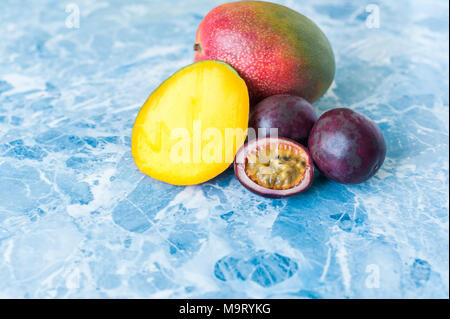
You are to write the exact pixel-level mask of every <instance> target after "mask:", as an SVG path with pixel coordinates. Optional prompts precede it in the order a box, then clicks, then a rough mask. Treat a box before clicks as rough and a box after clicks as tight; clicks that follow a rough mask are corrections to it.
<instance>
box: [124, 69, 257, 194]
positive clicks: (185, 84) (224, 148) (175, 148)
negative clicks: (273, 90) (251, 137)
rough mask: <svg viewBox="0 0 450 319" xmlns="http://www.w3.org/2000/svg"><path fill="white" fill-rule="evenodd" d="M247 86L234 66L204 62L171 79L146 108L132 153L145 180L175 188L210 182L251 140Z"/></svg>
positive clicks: (135, 132)
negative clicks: (154, 180) (244, 144)
mask: <svg viewBox="0 0 450 319" xmlns="http://www.w3.org/2000/svg"><path fill="white" fill-rule="evenodd" d="M248 117H249V95H248V89H247V86H246V84H245V82H244V80H242V78H241V77H240V76H239V75H238V73H237V72H236V71H235V70H234V69H233V68H232V67H231V66H229V65H228V64H226V63H223V62H219V61H200V62H197V63H194V64H191V65H189V66H187V67H185V68H183V69H181V70H179V71H178V72H177V73H175V74H174V75H172V76H171V77H170V78H169V79H167V80H166V81H165V82H164V83H163V84H161V86H159V87H158V88H157V89H156V90H155V91H154V92H153V93H152V94H151V95H150V97H149V98H148V99H147V101H146V102H145V104H144V105H143V106H142V108H141V110H140V112H139V114H138V116H137V118H136V121H135V123H134V127H133V133H132V141H131V151H132V155H133V157H134V160H135V163H136V165H137V167H138V168H139V169H140V170H141V171H142V172H143V173H145V174H147V175H149V176H151V177H153V178H155V179H157V180H160V181H163V182H166V183H169V184H173V185H194V184H200V183H203V182H206V181H208V180H210V179H212V178H214V177H216V176H217V175H219V174H220V173H222V172H223V171H225V170H226V169H227V168H228V166H230V164H231V163H232V162H233V159H234V156H235V154H236V152H237V150H239V148H240V147H241V146H242V144H243V143H244V141H245V138H246V136H247V125H248Z"/></svg>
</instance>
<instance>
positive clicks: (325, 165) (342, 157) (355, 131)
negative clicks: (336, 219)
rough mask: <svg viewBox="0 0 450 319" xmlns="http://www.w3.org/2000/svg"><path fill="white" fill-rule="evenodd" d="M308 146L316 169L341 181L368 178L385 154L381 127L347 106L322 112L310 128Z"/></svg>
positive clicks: (356, 182) (349, 181)
mask: <svg viewBox="0 0 450 319" xmlns="http://www.w3.org/2000/svg"><path fill="white" fill-rule="evenodd" d="M308 147H309V150H310V152H311V156H312V158H313V160H314V163H315V164H316V165H317V167H318V168H319V170H320V171H321V172H322V173H323V174H324V175H325V176H326V177H328V178H330V179H332V180H334V181H336V182H339V183H343V184H359V183H362V182H364V181H366V180H368V179H369V178H371V177H372V176H373V175H375V173H376V172H377V171H378V169H379V168H380V167H381V165H382V164H383V162H384V158H385V156H386V142H385V140H384V137H383V134H382V133H381V130H380V128H379V127H378V126H377V125H376V124H375V123H374V122H373V121H372V120H370V119H369V118H367V117H366V116H364V115H363V114H361V113H358V112H356V111H353V110H350V109H347V108H338V109H333V110H330V111H328V112H326V113H324V114H323V115H322V116H321V117H320V118H319V119H318V120H317V122H316V124H314V127H313V129H312V130H311V133H310V135H309V140H308Z"/></svg>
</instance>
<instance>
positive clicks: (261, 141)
mask: <svg viewBox="0 0 450 319" xmlns="http://www.w3.org/2000/svg"><path fill="white" fill-rule="evenodd" d="M267 143H274V144H279V143H286V144H288V145H290V146H292V147H295V148H297V149H298V150H300V151H301V152H302V153H303V154H305V155H306V156H304V157H303V158H304V160H305V162H306V171H305V175H304V178H303V180H302V181H301V182H300V184H299V185H297V186H294V187H293V188H290V189H287V190H278V189H270V188H265V187H262V186H260V185H258V184H257V183H255V182H254V181H252V180H251V179H250V178H249V177H248V176H247V174H246V172H245V165H246V159H247V156H248V154H249V153H250V152H252V151H254V150H256V149H257V148H258V147H261V146H263V145H267ZM234 172H235V174H236V177H237V178H238V180H239V182H240V183H241V184H242V185H243V186H244V187H245V188H247V189H248V190H249V191H251V192H253V193H255V194H257V195H260V196H264V197H268V198H284V197H288V196H292V195H296V194H299V193H301V192H303V191H305V190H307V189H308V188H309V187H310V186H311V185H312V182H313V178H314V164H313V161H312V158H311V156H310V154H309V152H308V150H307V149H306V148H305V147H304V146H302V145H301V144H299V143H297V142H296V141H294V140H291V139H288V138H281V137H278V138H273V137H264V138H256V139H253V140H250V141H249V142H248V143H246V144H245V145H243V146H242V147H241V148H240V149H239V151H238V152H237V154H236V157H235V160H234Z"/></svg>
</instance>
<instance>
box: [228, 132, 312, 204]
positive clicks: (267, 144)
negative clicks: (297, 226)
mask: <svg viewBox="0 0 450 319" xmlns="http://www.w3.org/2000/svg"><path fill="white" fill-rule="evenodd" d="M234 172H235V173H236V176H237V178H238V179H239V181H240V182H241V184H242V185H244V186H245V187H246V188H247V189H249V190H250V191H252V192H254V193H256V194H258V195H262V196H266V197H273V198H281V197H286V196H290V195H294V194H298V193H300V192H302V191H304V190H306V189H307V188H309V186H311V183H312V180H313V176H314V166H313V164H312V160H311V157H310V155H309V153H308V151H307V150H306V148H304V147H303V146H302V145H300V144H298V143H297V142H295V141H293V140H290V139H287V138H271V137H266V138H259V139H253V140H251V141H250V142H248V143H247V144H245V145H244V146H242V147H241V149H240V150H239V151H238V152H237V154H236V158H235V161H234Z"/></svg>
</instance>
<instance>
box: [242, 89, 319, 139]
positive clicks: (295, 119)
mask: <svg viewBox="0 0 450 319" xmlns="http://www.w3.org/2000/svg"><path fill="white" fill-rule="evenodd" d="M316 120H317V115H316V112H314V109H313V107H312V105H311V104H309V102H308V101H306V100H305V99H303V98H301V97H299V96H295V95H289V94H279V95H273V96H270V97H268V98H266V99H264V100H263V101H261V102H260V103H258V104H257V105H256V106H255V109H254V110H253V112H252V114H251V116H250V122H249V127H251V128H253V129H254V130H255V132H256V134H257V135H258V137H264V136H268V135H269V134H270V129H271V128H276V129H278V136H279V137H286V138H290V139H292V140H294V141H297V142H299V143H302V144H304V145H306V143H307V142H308V136H309V132H310V131H311V129H312V127H313V125H314V123H315V122H316ZM258 129H265V130H258Z"/></svg>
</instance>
